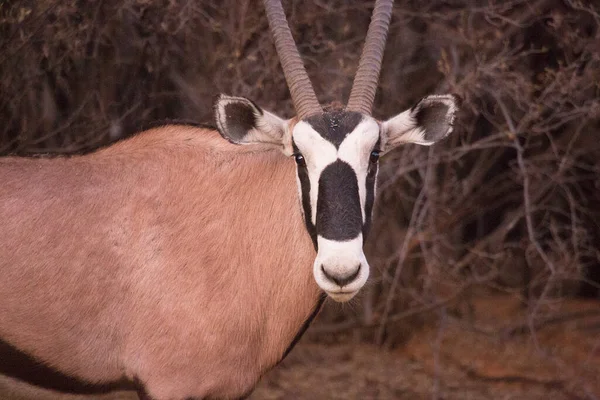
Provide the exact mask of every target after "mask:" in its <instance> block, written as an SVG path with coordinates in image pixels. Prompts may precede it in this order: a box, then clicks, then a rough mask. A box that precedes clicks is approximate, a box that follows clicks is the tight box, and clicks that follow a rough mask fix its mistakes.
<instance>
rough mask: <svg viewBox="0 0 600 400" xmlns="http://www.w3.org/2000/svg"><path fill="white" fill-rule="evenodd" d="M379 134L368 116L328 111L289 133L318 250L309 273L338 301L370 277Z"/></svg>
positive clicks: (306, 215) (375, 123)
mask: <svg viewBox="0 0 600 400" xmlns="http://www.w3.org/2000/svg"><path fill="white" fill-rule="evenodd" d="M379 132H380V128H379V123H378V122H377V121H375V120H374V119H373V118H371V117H369V116H364V115H362V114H360V113H358V112H351V111H348V112H346V111H333V112H326V113H322V114H317V115H314V116H312V117H309V118H306V119H305V120H303V121H300V122H298V123H297V124H296V125H295V126H294V130H293V133H292V147H293V151H294V158H295V161H296V164H297V173H298V186H299V192H300V196H301V200H302V209H303V212H304V218H305V224H306V228H307V230H308V232H309V233H310V234H311V237H312V238H313V241H314V243H315V247H316V249H317V257H316V259H315V263H314V265H313V273H314V276H315V280H316V281H317V283H318V285H319V286H320V287H321V288H322V289H323V290H325V291H326V292H327V293H328V294H329V295H330V296H331V297H332V298H334V299H335V300H339V301H344V300H347V299H350V298H351V297H352V296H354V294H356V293H357V291H358V290H359V289H360V288H361V287H362V286H363V285H364V284H365V282H366V280H367V278H368V276H369V264H368V262H367V260H366V258H365V255H364V253H363V241H364V238H365V237H366V234H367V231H368V229H369V225H370V222H371V211H372V208H373V200H374V197H375V181H376V177H377V168H378V161H379V153H380V152H381V139H380V133H379Z"/></svg>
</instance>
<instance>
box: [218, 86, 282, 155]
mask: <svg viewBox="0 0 600 400" xmlns="http://www.w3.org/2000/svg"><path fill="white" fill-rule="evenodd" d="M214 109H215V119H216V122H217V127H218V129H219V132H220V133H221V135H222V136H223V137H224V138H225V139H227V140H229V141H230V142H232V143H236V144H255V143H263V144H269V145H273V146H275V147H280V148H281V149H282V150H283V151H284V152H286V151H288V150H289V151H290V154H291V147H292V139H291V135H290V133H289V132H288V131H289V130H288V121H285V120H283V119H281V118H279V117H278V116H276V115H275V114H272V113H270V112H268V111H265V110H263V109H261V108H260V107H259V106H257V105H256V104H255V103H254V102H253V101H251V100H249V99H247V98H245V97H232V96H226V95H223V94H222V95H220V96H219V97H218V98H217V101H216V102H215V106H214Z"/></svg>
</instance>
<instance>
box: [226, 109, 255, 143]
mask: <svg viewBox="0 0 600 400" xmlns="http://www.w3.org/2000/svg"><path fill="white" fill-rule="evenodd" d="M258 110H260V108H258ZM223 112H224V113H225V115H224V117H225V124H224V129H226V130H227V132H223V133H225V134H226V136H228V139H230V140H232V141H234V142H240V141H242V140H243V138H244V136H246V134H247V133H248V131H250V130H251V129H253V128H254V127H255V126H256V116H255V115H254V110H253V109H252V107H251V106H250V105H249V104H246V103H243V102H236V103H228V104H226V105H225V106H224V107H223ZM222 117H223V116H222Z"/></svg>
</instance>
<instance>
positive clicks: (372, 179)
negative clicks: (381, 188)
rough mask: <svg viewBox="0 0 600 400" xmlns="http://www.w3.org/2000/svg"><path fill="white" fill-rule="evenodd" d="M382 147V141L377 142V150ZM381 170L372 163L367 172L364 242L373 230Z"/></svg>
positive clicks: (377, 164) (376, 164)
mask: <svg viewBox="0 0 600 400" xmlns="http://www.w3.org/2000/svg"><path fill="white" fill-rule="evenodd" d="M380 146H381V139H378V140H377V143H376V144H375V149H379V148H380ZM378 169H379V163H378V162H377V163H371V165H369V170H368V171H367V180H366V182H365V188H366V189H367V194H366V196H365V223H364V225H363V229H362V232H363V240H365V239H366V238H367V234H368V233H369V230H370V229H371V219H372V215H373V204H374V202H375V184H376V180H377V170H378Z"/></svg>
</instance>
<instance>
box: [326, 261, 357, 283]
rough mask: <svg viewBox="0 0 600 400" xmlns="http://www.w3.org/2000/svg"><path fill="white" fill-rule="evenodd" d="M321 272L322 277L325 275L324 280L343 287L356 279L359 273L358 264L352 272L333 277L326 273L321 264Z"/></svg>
mask: <svg viewBox="0 0 600 400" xmlns="http://www.w3.org/2000/svg"><path fill="white" fill-rule="evenodd" d="M321 271H322V272H323V275H325V278H327V279H329V280H330V281H332V282H335V283H336V284H337V285H339V286H345V285H347V284H349V283H350V282H352V281H353V280H355V279H356V278H357V277H358V274H359V273H360V264H358V265H357V266H356V268H355V269H354V271H352V272H350V273H349V274H343V275H333V274H331V273H329V272H327V270H326V269H325V267H324V266H323V264H321Z"/></svg>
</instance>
